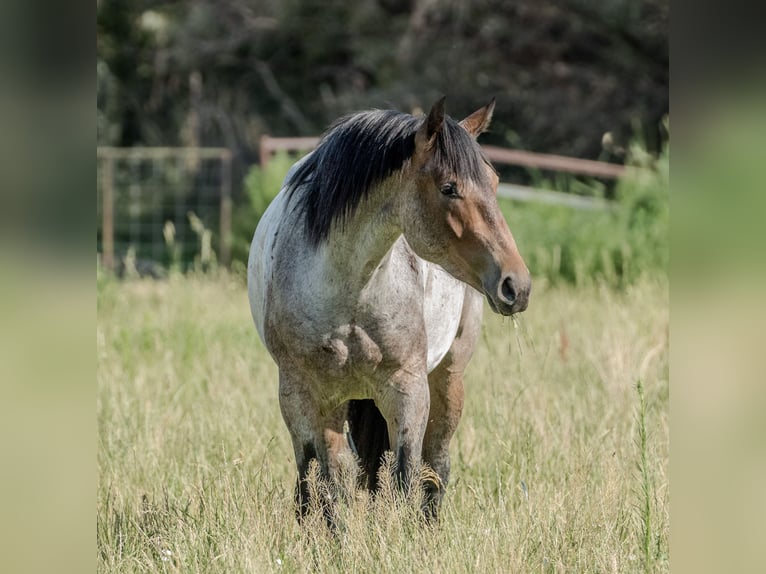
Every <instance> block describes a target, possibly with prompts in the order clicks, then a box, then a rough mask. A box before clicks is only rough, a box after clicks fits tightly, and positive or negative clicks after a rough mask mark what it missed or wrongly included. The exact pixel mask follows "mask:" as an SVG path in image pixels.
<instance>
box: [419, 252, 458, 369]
mask: <svg viewBox="0 0 766 574" xmlns="http://www.w3.org/2000/svg"><path fill="white" fill-rule="evenodd" d="M420 261H421V262H422V268H421V269H422V273H421V276H422V277H423V280H424V289H425V298H424V300H423V317H424V320H425V327H426V336H427V339H428V372H429V373H430V372H431V371H433V370H434V369H435V368H436V366H437V365H438V364H439V363H441V361H442V359H443V358H444V356H445V355H446V354H447V351H449V348H450V347H451V346H452V342H453V340H454V339H455V336H456V335H457V330H458V327H459V326H460V315H461V314H462V312H463V300H464V299H465V289H466V285H465V283H462V282H461V281H458V280H457V279H455V278H454V277H452V275H450V274H448V273H447V272H446V271H444V269H442V268H441V267H439V266H438V265H435V264H433V263H429V262H427V261H423V260H422V259H421V260H420Z"/></svg>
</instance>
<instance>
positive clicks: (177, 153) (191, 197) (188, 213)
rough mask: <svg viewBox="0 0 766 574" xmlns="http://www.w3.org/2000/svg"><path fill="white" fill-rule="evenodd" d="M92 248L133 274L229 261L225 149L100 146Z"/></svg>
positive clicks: (228, 174)
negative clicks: (133, 269)
mask: <svg viewBox="0 0 766 574" xmlns="http://www.w3.org/2000/svg"><path fill="white" fill-rule="evenodd" d="M97 157H98V201H97V205H98V207H97V211H98V224H97V229H98V232H97V250H98V253H99V254H100V256H101V260H102V263H103V265H104V266H105V267H107V268H110V269H115V270H117V271H119V270H121V269H123V268H124V265H125V263H126V258H129V259H130V261H131V262H132V264H135V265H136V266H137V267H139V269H138V271H139V272H141V271H144V272H149V273H151V272H153V270H158V269H160V268H167V267H169V266H172V265H176V266H178V267H179V268H181V269H187V268H189V267H190V266H191V265H193V264H195V263H197V264H200V263H202V264H209V263H211V262H212V261H214V260H217V261H218V262H220V263H223V264H228V262H229V248H230V243H231V237H230V227H231V154H230V152H229V150H227V149H219V148H98V150H97Z"/></svg>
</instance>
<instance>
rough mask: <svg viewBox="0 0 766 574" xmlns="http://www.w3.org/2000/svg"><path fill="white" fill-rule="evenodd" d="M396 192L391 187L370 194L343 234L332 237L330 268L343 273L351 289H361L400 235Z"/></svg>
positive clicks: (335, 232) (336, 231) (328, 251)
mask: <svg viewBox="0 0 766 574" xmlns="http://www.w3.org/2000/svg"><path fill="white" fill-rule="evenodd" d="M396 191H397V190H396V188H395V186H393V185H390V184H389V185H382V186H379V187H378V188H377V189H373V190H370V194H369V195H368V196H367V197H366V198H365V199H364V200H362V202H361V203H360V204H359V206H358V208H357V210H356V211H355V213H354V215H353V217H351V218H350V219H349V220H348V221H346V224H345V226H344V227H343V231H340V228H339V227H338V228H335V229H333V232H332V233H331V234H330V236H329V238H328V240H327V245H326V251H325V254H326V257H327V261H328V264H329V265H331V266H332V267H333V268H334V269H335V270H337V271H338V272H341V273H343V276H344V281H345V282H347V286H348V287H351V288H353V287H359V288H360V289H361V288H362V287H363V286H364V285H365V284H366V283H367V282H368V281H369V279H370V277H371V275H372V273H373V272H374V271H375V269H376V268H377V267H378V265H379V264H380V262H381V261H382V260H383V258H384V257H385V256H386V254H387V253H388V251H389V250H390V249H391V246H392V245H393V244H394V242H395V241H396V240H397V238H398V237H399V236H400V235H401V233H402V231H401V227H400V224H399V214H398V205H397V201H396V199H397V198H396Z"/></svg>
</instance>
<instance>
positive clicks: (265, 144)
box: [260, 134, 271, 169]
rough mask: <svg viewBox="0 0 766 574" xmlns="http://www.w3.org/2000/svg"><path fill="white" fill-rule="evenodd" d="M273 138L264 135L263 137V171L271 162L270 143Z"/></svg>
mask: <svg viewBox="0 0 766 574" xmlns="http://www.w3.org/2000/svg"><path fill="white" fill-rule="evenodd" d="M270 139H271V138H270V137H269V134H263V135H262V136H261V144H260V148H261V149H260V152H261V169H264V168H265V167H266V164H267V163H269V160H270V159H271V142H270V141H269V140H270Z"/></svg>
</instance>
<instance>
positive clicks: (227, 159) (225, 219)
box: [219, 150, 231, 266]
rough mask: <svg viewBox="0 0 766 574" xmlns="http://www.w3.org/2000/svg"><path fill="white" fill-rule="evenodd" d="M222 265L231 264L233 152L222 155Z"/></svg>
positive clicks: (228, 151) (220, 254)
mask: <svg viewBox="0 0 766 574" xmlns="http://www.w3.org/2000/svg"><path fill="white" fill-rule="evenodd" d="M219 257H220V258H221V263H222V264H224V265H226V266H228V265H229V263H230V262H231V151H230V150H225V151H224V152H223V153H221V245H220V253H219Z"/></svg>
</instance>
